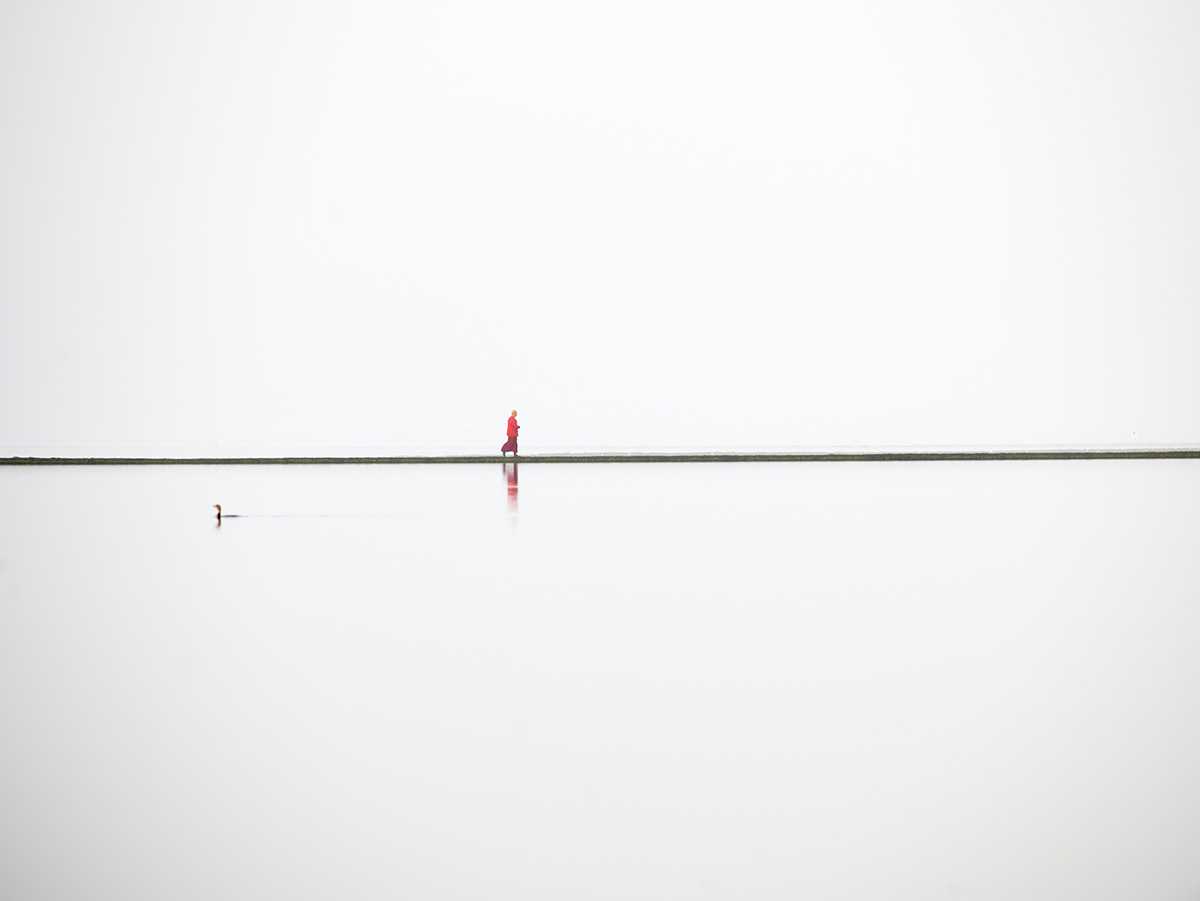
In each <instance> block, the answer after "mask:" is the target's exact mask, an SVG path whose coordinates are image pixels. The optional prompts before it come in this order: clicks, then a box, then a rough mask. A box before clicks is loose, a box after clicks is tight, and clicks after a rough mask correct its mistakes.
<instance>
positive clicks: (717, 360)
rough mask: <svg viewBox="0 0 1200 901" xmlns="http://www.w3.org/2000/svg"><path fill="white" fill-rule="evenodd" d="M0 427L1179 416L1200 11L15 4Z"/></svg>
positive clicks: (226, 435)
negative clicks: (513, 418) (513, 413)
mask: <svg viewBox="0 0 1200 901" xmlns="http://www.w3.org/2000/svg"><path fill="white" fill-rule="evenodd" d="M0 34H2V38H0V41H2V46H0V51H2V52H0V116H2V117H0V128H2V129H3V141H0V191H2V196H3V204H2V205H0V240H2V245H0V246H3V252H4V260H3V266H2V267H0V298H2V313H0V317H2V318H0V326H2V330H0V376H2V378H3V388H2V391H3V395H2V401H3V406H2V410H0V446H2V447H0V452H3V451H4V450H5V449H8V450H9V451H10V452H15V450H16V449H23V448H31V447H37V448H41V447H68V446H69V447H106V448H112V447H127V448H131V449H138V448H145V447H164V448H166V447H170V448H179V447H184V448H189V449H194V450H197V451H204V450H217V449H221V448H224V447H238V448H254V447H257V448H262V449H271V450H274V449H280V448H290V449H294V450H302V449H305V448H315V447H324V446H331V445H371V446H395V447H397V448H400V447H411V446H445V447H452V446H453V447H459V446H478V447H479V449H481V450H485V451H486V450H491V449H493V448H494V447H498V446H499V443H500V442H501V441H502V440H503V427H504V420H505V418H506V416H507V413H508V411H509V410H510V409H511V408H512V407H514V406H515V407H517V408H519V409H520V411H521V419H522V425H523V427H524V428H523V431H522V438H523V439H524V441H525V444H524V445H523V450H526V451H527V452H528V451H533V450H536V449H537V448H538V447H539V446H542V447H549V446H567V447H572V446H578V447H606V446H610V447H629V446H681V445H684V446H711V447H728V446H783V445H795V446H828V445H892V444H917V445H946V444H951V445H957V444H966V445H981V444H1005V445H1010V444H1084V443H1106V444H1107V443H1124V444H1151V443H1197V442H1200V410H1198V406H1197V400H1198V392H1197V387H1198V382H1200V379H1198V377H1200V366H1198V364H1197V361H1196V352H1197V349H1198V347H1197V345H1198V343H1200V315H1198V314H1197V312H1196V302H1197V300H1198V299H1200V252H1198V247H1197V238H1198V234H1200V230H1198V227H1197V213H1196V211H1197V209H1198V208H1200V168H1198V167H1197V165H1196V160H1198V159H1200V115H1197V99H1196V98H1197V80H1198V79H1197V75H1198V74H1200V73H1198V67H1200V63H1198V62H1197V60H1200V7H1197V5H1196V4H1194V3H1188V2H1150V3H1146V2H1137V3H1135V2H1095V0H1092V2H1046V0H1041V2H1014V3H1005V4H994V3H987V4H984V3H964V2H951V0H945V2H930V0H915V2H906V3H884V2H878V3H864V2H839V3H833V2H825V3H802V2H787V3H747V2H738V3H722V4H714V3H701V2H678V3H664V2H648V0H639V2H636V3H622V2H606V3H603V4H600V3H594V4H578V3H564V2H562V0H557V2H544V3H530V2H508V3H495V2H480V3H465V2H442V3H420V2H407V3H336V4H334V3H294V4H292V3H289V4H265V3H245V2H237V3H228V2H223V3H215V4H214V3H204V4H194V3H175V4H171V3H151V2H144V3H133V2H129V3H99V2H95V3H80V2H40V3H8V4H5V5H4V6H3V8H2V9H0Z"/></svg>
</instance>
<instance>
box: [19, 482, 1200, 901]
mask: <svg viewBox="0 0 1200 901" xmlns="http://www.w3.org/2000/svg"><path fill="white" fill-rule="evenodd" d="M0 503H2V504H3V510H4V511H5V516H4V518H3V519H2V520H0V610H2V612H3V620H2V622H0V667H2V670H0V672H2V673H3V676H4V679H3V683H2V685H3V687H2V688H0V703H2V705H3V707H2V713H3V721H4V726H5V735H4V741H3V744H2V746H0V763H2V765H3V767H2V769H0V792H2V797H3V799H4V811H5V814H4V816H3V817H2V818H0V829H2V830H3V836H2V840H3V847H4V848H5V855H4V858H5V860H4V865H3V876H2V880H3V882H4V884H5V886H6V890H5V892H4V894H5V896H7V897H14V898H23V899H40V898H55V899H57V898H88V899H93V898H120V899H141V898H145V899H161V898H172V899H193V898H194V899H211V898H247V899H251V898H253V899H259V898H275V897H286V898H374V897H389V898H394V897H412V898H421V899H435V898H447V899H462V898H487V899H495V898H510V897H511V898H521V899H543V898H544V899H562V898H656V899H658V898H729V897H756V898H789V899H790V898H796V897H804V896H807V897H820V898H881V897H886V898H922V899H924V898H996V899H1001V898H1003V899H1009V898H1014V897H1021V898H1055V899H1062V898H1072V899H1073V898H1078V899H1085V898H1086V899H1089V901H1091V899H1103V898H1113V899H1117V898H1121V899H1125V898H1131V897H1146V898H1195V897H1196V896H1197V894H1200V858H1198V857H1197V855H1196V854H1195V842H1194V836H1195V835H1197V834H1200V769H1198V768H1197V767H1196V765H1195V761H1196V760H1200V725H1198V723H1200V720H1198V719H1197V714H1198V713H1200V704H1198V700H1197V698H1198V696H1197V689H1196V686H1197V685H1200V655H1198V654H1197V653H1196V641H1197V639H1196V636H1197V634H1200V632H1198V629H1200V612H1198V609H1200V608H1198V605H1197V598H1198V595H1200V591H1198V586H1200V555H1198V554H1197V544H1198V543H1200V539H1198V537H1197V536H1198V531H1197V529H1196V525H1195V524H1196V509H1197V506H1198V504H1200V465H1197V464H1196V463H1195V462H1194V461H1168V462H1150V463H1148V462H1130V461H1117V462H1087V463H1030V462H1023V463H962V464H955V463H930V464H918V463H904V464H765V465H751V464H734V465H715V464H713V465H692V466H687V465H683V466H675V465H665V464H648V465H609V466H604V465H596V466H555V465H530V464H526V465H524V466H521V467H520V471H519V473H518V472H517V469H516V467H513V466H509V467H507V468H505V469H502V468H501V467H500V466H488V467H483V466H440V467H439V466H429V467H416V466H407V467H405V466H399V467H225V468H222V467H211V468H210V467H204V468H201V467H196V468H190V467H175V468H171V467H147V468H78V469H73V468H63V469H58V468H53V469H50V468H47V469H39V468H0ZM214 503H221V504H222V505H223V508H224V511H225V513H227V514H241V515H240V516H238V517H236V518H228V517H227V518H224V519H223V521H222V523H221V524H220V526H218V525H217V523H216V521H215V519H214V518H213V515H212V514H213V511H212V509H211V505H212V504H214Z"/></svg>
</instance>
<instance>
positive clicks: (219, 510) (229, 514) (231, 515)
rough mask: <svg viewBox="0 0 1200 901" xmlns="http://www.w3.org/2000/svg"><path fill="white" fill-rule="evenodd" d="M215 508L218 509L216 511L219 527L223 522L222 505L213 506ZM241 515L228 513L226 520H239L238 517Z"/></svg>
mask: <svg viewBox="0 0 1200 901" xmlns="http://www.w3.org/2000/svg"><path fill="white" fill-rule="evenodd" d="M213 507H215V508H216V511H217V523H218V525H219V524H220V522H221V505H220V504H213ZM240 515H241V514H238V513H226V514H225V518H226V519H237V518H238V516H240Z"/></svg>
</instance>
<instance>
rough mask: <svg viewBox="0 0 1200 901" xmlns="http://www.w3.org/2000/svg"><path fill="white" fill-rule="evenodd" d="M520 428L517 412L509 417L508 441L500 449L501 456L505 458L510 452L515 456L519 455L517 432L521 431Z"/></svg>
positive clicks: (514, 411)
mask: <svg viewBox="0 0 1200 901" xmlns="http://www.w3.org/2000/svg"><path fill="white" fill-rule="evenodd" d="M520 428H521V427H520V426H519V425H517V411H516V410H513V411H512V416H510V417H508V440H507V441H505V442H504V445H503V446H502V447H501V448H500V456H502V457H503V456H504V455H505V454H506V453H508V452H509V451H512V452H513V456H514V457H515V456H516V455H517V432H518V431H520Z"/></svg>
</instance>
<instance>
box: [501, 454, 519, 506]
mask: <svg viewBox="0 0 1200 901" xmlns="http://www.w3.org/2000/svg"><path fill="white" fill-rule="evenodd" d="M503 466H504V481H505V482H507V483H508V510H509V512H510V513H516V512H517V464H516V463H505V464H503Z"/></svg>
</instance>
